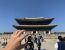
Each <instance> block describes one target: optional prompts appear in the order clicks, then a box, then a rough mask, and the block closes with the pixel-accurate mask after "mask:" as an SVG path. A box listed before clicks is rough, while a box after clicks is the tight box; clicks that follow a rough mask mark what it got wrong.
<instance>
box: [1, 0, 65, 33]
mask: <svg viewBox="0 0 65 50" xmlns="http://www.w3.org/2000/svg"><path fill="white" fill-rule="evenodd" d="M25 17H45V18H52V17H53V18H55V19H54V20H53V22H52V23H51V24H57V25H58V26H57V27H56V28H54V29H53V31H56V32H62V31H63V32H65V0H0V32H12V31H15V30H16V29H15V28H13V27H12V25H17V24H18V23H17V22H16V21H15V18H25Z"/></svg>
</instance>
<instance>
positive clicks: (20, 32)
mask: <svg viewBox="0 0 65 50" xmlns="http://www.w3.org/2000/svg"><path fill="white" fill-rule="evenodd" d="M24 32H25V30H20V31H19V32H18V34H17V35H16V36H17V37H18V36H21V34H23V33H24Z"/></svg>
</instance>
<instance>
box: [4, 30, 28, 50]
mask: <svg viewBox="0 0 65 50" xmlns="http://www.w3.org/2000/svg"><path fill="white" fill-rule="evenodd" d="M24 32H25V31H24V30H17V31H16V32H14V33H13V34H12V36H11V39H10V41H9V43H8V44H7V46H6V47H5V48H4V50H20V49H21V48H23V47H24V46H25V44H21V42H22V41H23V39H25V37H27V36H28V34H24Z"/></svg>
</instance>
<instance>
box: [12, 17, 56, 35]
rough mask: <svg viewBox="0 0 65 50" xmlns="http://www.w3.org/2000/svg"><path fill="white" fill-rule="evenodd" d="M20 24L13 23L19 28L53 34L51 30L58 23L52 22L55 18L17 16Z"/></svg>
mask: <svg viewBox="0 0 65 50" xmlns="http://www.w3.org/2000/svg"><path fill="white" fill-rule="evenodd" d="M15 20H16V21H17V23H18V25H13V27H14V28H16V29H17V30H23V29H24V30H27V31H29V32H30V33H43V34H51V30H52V29H53V28H54V27H56V26H57V25H51V24H50V23H51V22H52V21H53V20H54V18H20V19H18V18H16V19H15Z"/></svg>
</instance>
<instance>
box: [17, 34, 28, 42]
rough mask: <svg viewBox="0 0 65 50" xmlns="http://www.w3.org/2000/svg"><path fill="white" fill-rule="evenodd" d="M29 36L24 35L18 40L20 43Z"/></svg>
mask: <svg viewBox="0 0 65 50" xmlns="http://www.w3.org/2000/svg"><path fill="white" fill-rule="evenodd" d="M27 36H28V34H24V35H22V36H21V37H20V38H19V39H18V41H20V42H21V41H22V40H23V39H25V38H26V37H27Z"/></svg>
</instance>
